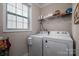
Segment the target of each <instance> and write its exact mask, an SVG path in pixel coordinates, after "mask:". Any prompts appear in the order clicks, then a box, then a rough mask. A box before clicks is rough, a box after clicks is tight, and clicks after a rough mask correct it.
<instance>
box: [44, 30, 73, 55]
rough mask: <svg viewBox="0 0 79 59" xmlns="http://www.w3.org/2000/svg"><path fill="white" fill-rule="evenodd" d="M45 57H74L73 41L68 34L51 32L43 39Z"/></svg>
mask: <svg viewBox="0 0 79 59" xmlns="http://www.w3.org/2000/svg"><path fill="white" fill-rule="evenodd" d="M43 55H44V56H73V40H72V39H71V37H70V35H69V33H68V32H64V31H51V32H50V35H49V36H46V37H45V38H44V39H43Z"/></svg>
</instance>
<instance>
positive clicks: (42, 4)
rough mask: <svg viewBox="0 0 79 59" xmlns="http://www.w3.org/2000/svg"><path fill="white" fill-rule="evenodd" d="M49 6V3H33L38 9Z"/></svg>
mask: <svg viewBox="0 0 79 59" xmlns="http://www.w3.org/2000/svg"><path fill="white" fill-rule="evenodd" d="M49 4H51V3H35V5H37V6H38V7H40V8H43V7H45V6H47V5H49Z"/></svg>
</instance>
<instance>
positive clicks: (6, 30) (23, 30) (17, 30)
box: [3, 29, 32, 32]
mask: <svg viewBox="0 0 79 59" xmlns="http://www.w3.org/2000/svg"><path fill="white" fill-rule="evenodd" d="M30 31H32V30H31V29H30V30H3V32H30Z"/></svg>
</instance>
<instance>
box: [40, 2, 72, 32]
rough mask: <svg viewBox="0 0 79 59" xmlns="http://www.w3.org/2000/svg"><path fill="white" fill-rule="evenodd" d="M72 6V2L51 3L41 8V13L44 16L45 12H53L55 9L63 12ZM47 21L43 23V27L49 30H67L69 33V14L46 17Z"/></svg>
mask: <svg viewBox="0 0 79 59" xmlns="http://www.w3.org/2000/svg"><path fill="white" fill-rule="evenodd" d="M69 7H72V4H71V3H70V4H68V3H52V4H50V5H48V6H46V7H44V8H42V9H41V15H43V16H45V15H47V14H51V13H54V11H55V10H60V11H61V12H65V11H66V9H67V8H69ZM48 20H49V21H47V22H45V23H44V26H45V28H47V29H48V30H49V31H51V30H55V31H68V32H69V33H71V30H72V29H71V28H72V24H71V16H66V17H59V18H55V19H51V20H50V19H48Z"/></svg>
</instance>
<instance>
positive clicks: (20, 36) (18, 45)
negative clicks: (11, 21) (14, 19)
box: [0, 4, 40, 55]
mask: <svg viewBox="0 0 79 59" xmlns="http://www.w3.org/2000/svg"><path fill="white" fill-rule="evenodd" d="M2 12H3V5H2V4H0V32H2V31H3V30H2V28H3V15H2ZM39 16H40V9H39V8H38V7H37V6H35V5H32V32H28V31H27V32H7V33H5V35H7V36H9V39H10V42H11V49H10V55H24V54H26V53H27V39H26V38H27V36H28V35H29V34H30V33H36V32H38V31H39V25H38V19H39Z"/></svg>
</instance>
